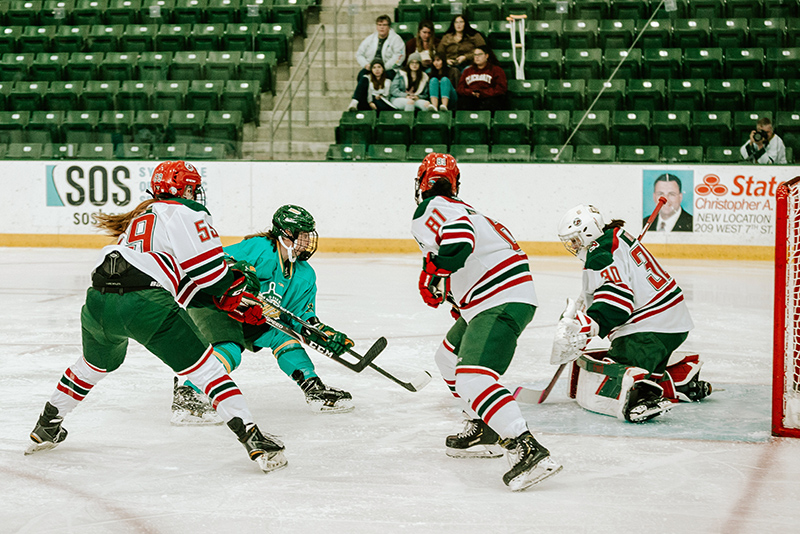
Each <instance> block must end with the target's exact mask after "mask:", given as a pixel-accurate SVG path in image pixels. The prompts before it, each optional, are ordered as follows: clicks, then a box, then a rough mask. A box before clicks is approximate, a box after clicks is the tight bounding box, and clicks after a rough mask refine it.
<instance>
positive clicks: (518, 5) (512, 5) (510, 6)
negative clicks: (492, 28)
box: [500, 0, 536, 21]
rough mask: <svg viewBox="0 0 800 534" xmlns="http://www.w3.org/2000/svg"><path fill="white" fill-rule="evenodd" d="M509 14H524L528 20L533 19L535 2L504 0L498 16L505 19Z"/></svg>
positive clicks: (530, 0)
mask: <svg viewBox="0 0 800 534" xmlns="http://www.w3.org/2000/svg"><path fill="white" fill-rule="evenodd" d="M509 15H525V16H526V17H528V20H529V21H533V20H535V15H536V3H535V2H534V1H533V0H505V1H504V2H503V7H502V8H501V11H500V16H501V18H502V19H505V18H506V17H508V16H509Z"/></svg>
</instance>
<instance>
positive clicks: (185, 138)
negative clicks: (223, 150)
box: [166, 110, 206, 144]
mask: <svg viewBox="0 0 800 534" xmlns="http://www.w3.org/2000/svg"><path fill="white" fill-rule="evenodd" d="M205 123H206V112H205V111H182V110H181V111H173V112H172V113H171V114H170V118H169V127H168V134H167V136H166V137H167V138H168V139H170V140H171V141H172V142H174V143H187V144H191V143H202V142H203V126H205Z"/></svg>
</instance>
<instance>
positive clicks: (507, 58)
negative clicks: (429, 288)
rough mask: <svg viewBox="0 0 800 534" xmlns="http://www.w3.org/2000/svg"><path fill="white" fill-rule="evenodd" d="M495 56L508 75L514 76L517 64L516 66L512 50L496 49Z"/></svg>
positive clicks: (508, 76) (509, 76)
mask: <svg viewBox="0 0 800 534" xmlns="http://www.w3.org/2000/svg"><path fill="white" fill-rule="evenodd" d="M494 58H495V60H496V61H497V64H498V65H499V66H500V68H501V69H503V70H504V71H506V72H507V73H508V74H507V76H506V77H507V78H514V76H515V71H514V69H515V66H514V55H513V53H512V51H511V50H498V49H494Z"/></svg>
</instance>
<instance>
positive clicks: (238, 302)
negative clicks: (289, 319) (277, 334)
mask: <svg viewBox="0 0 800 534" xmlns="http://www.w3.org/2000/svg"><path fill="white" fill-rule="evenodd" d="M251 267H252V266H251ZM231 273H232V274H233V283H232V284H231V286H230V287H229V288H228V289H227V290H226V291H225V293H223V294H222V295H220V296H219V297H214V304H216V306H217V308H219V309H220V310H223V311H226V312H228V315H230V316H231V317H232V318H234V319H236V320H237V321H239V322H240V323H247V324H264V323H265V322H266V319H264V314H263V312H262V310H261V301H260V300H259V299H258V297H256V296H255V295H254V294H253V293H250V292H249V291H248V288H249V287H251V284H250V283H249V281H248V277H247V276H246V275H245V273H244V272H242V271H240V270H239V269H234V268H231ZM253 275H255V272H253ZM251 279H252V277H251ZM255 281H256V283H258V278H257V277H256V278H255ZM259 286H260V284H259Z"/></svg>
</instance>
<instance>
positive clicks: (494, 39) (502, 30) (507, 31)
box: [412, 20, 530, 50]
mask: <svg viewBox="0 0 800 534" xmlns="http://www.w3.org/2000/svg"><path fill="white" fill-rule="evenodd" d="M526 22H527V21H526ZM526 33H527V32H526ZM528 35H530V34H529V33H527V35H526V41H527V40H528ZM412 37H413V36H412ZM515 39H517V40H519V34H517V35H516V36H515ZM486 42H487V43H489V46H491V47H492V50H511V23H510V22H508V21H506V20H495V21H493V22H490V23H489V34H488V35H487V36H486Z"/></svg>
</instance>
